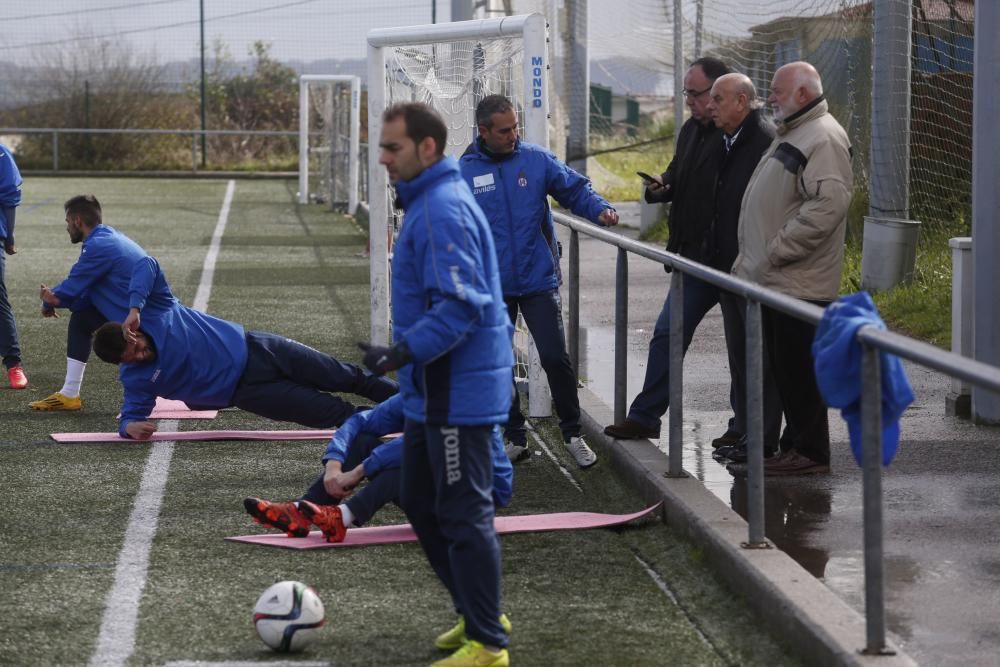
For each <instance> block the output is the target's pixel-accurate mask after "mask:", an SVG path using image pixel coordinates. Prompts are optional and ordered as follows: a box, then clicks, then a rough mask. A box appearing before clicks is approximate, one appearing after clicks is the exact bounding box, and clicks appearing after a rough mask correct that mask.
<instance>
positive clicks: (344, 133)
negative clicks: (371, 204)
mask: <svg viewBox="0 0 1000 667" xmlns="http://www.w3.org/2000/svg"><path fill="white" fill-rule="evenodd" d="M320 90H323V91H325V93H326V94H325V95H323V96H320V95H319V94H318V92H317V91H320ZM318 103H319V104H318ZM345 105H346V107H347V108H346V109H345V108H344V107H345ZM319 106H321V108H320V109H319V110H318V112H314V110H315V108H316V107H319ZM317 116H318V118H317ZM314 118H316V119H317V120H316V122H313V119H314ZM317 136H319V137H320V139H319V141H314V139H315V138H316V137H317ZM360 152H361V77H358V76H348V75H338V74H303V75H302V76H300V77H299V203H300V204H308V203H309V201H310V196H315V195H316V194H317V193H316V192H311V191H310V189H311V188H310V180H311V179H315V178H317V177H320V178H322V179H326V180H328V181H329V182H328V183H327V184H325V186H324V188H323V189H324V190H328V191H329V194H328V195H326V196H328V197H329V203H330V204H331V205H333V204H336V203H338V202H339V203H343V204H345V205H346V207H347V213H348V214H349V215H354V213H355V212H356V211H357V208H358V185H359V176H360V170H361V164H360V162H361V156H360ZM314 157H315V158H318V159H315V160H314V159H313V158H314Z"/></svg>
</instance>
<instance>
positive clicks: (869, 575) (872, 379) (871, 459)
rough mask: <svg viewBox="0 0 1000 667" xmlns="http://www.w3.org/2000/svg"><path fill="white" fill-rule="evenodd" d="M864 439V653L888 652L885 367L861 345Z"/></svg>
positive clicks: (876, 354) (874, 353)
mask: <svg viewBox="0 0 1000 667" xmlns="http://www.w3.org/2000/svg"><path fill="white" fill-rule="evenodd" d="M862 354H863V357H862V361H861V373H862V375H861V437H862V456H861V465H862V484H863V492H862V493H863V501H862V502H863V514H864V533H865V538H864V547H865V554H864V558H865V629H866V639H867V641H866V643H865V649H864V651H863V652H864V653H868V654H874V655H879V654H883V653H886V647H885V572H884V567H885V564H884V563H883V556H882V540H883V530H882V368H881V363H880V359H879V351H878V349H877V348H874V347H871V346H869V345H865V344H862Z"/></svg>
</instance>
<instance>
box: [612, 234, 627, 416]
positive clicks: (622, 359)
mask: <svg viewBox="0 0 1000 667" xmlns="http://www.w3.org/2000/svg"><path fill="white" fill-rule="evenodd" d="M627 392H628V251H626V250H625V248H618V261H617V262H616V264H615V423H616V424H621V423H622V422H624V421H625V403H626V401H627V400H628V394H627Z"/></svg>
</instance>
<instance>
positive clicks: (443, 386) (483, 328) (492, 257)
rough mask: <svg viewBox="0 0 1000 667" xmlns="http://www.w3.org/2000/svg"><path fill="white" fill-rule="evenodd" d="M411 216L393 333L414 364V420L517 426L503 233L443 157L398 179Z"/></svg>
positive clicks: (399, 259) (402, 386) (398, 257)
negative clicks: (498, 239) (499, 253)
mask: <svg viewBox="0 0 1000 667" xmlns="http://www.w3.org/2000/svg"><path fill="white" fill-rule="evenodd" d="M396 194H398V195H399V198H400V200H401V201H402V203H403V205H404V207H405V208H406V217H405V218H404V220H403V226H402V228H401V229H400V232H399V239H398V240H397V241H396V244H395V246H394V252H393V257H392V334H393V341H394V342H395V343H397V344H399V343H405V344H406V346H407V347H409V349H410V352H411V354H412V355H413V361H412V362H411V363H409V364H407V365H406V366H403V367H402V368H401V369H399V393H400V394H401V395H402V396H403V410H404V411H405V412H406V416H407V418H408V419H412V420H413V421H417V422H420V423H424V424H451V425H456V426H460V425H469V426H485V425H488V424H502V423H504V422H506V421H507V413H508V412H509V411H510V401H511V385H510V368H511V366H512V365H513V363H514V356H513V353H512V352H511V345H510V340H511V334H512V332H513V327H512V326H511V323H510V317H509V316H508V315H507V306H506V304H505V303H504V300H503V294H502V292H501V289H500V274H499V272H498V270H497V262H496V253H495V251H494V250H493V235H492V234H491V233H490V229H489V225H488V224H487V222H486V218H484V217H483V212H482V211H481V210H479V207H478V206H477V205H476V202H475V200H474V199H473V198H472V193H471V192H470V191H469V188H468V186H467V185H466V184H465V182H464V181H463V180H462V177H461V175H460V174H459V173H458V163H457V162H456V161H455V159H454V158H450V157H446V158H442V159H441V160H439V161H438V162H436V163H434V164H433V165H431V166H430V167H428V168H427V169H425V170H424V171H423V172H421V173H420V174H419V175H417V176H416V177H414V178H413V179H411V180H409V181H399V182H397V183H396Z"/></svg>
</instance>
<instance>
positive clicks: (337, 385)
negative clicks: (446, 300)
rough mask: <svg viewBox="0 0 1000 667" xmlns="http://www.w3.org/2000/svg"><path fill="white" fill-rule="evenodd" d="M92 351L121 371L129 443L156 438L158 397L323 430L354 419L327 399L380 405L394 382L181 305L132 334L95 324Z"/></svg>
mask: <svg viewBox="0 0 1000 667" xmlns="http://www.w3.org/2000/svg"><path fill="white" fill-rule="evenodd" d="M151 277H152V275H151ZM94 352H95V353H96V354H97V356H98V357H99V358H100V359H102V360H103V361H106V362H108V363H112V364H118V365H119V366H120V369H119V378H120V379H121V383H122V386H123V387H124V388H125V402H124V405H123V406H122V411H121V419H120V421H119V424H118V432H119V434H120V435H121V436H122V437H123V438H133V439H135V440H148V439H149V438H150V436H152V435H153V433H155V432H156V424H154V423H153V422H151V421H149V414H150V413H151V412H152V411H153V407H154V406H155V405H156V397H157V396H162V397H163V398H172V399H176V400H180V401H184V402H185V403H187V404H188V405H189V406H191V407H193V408H202V409H210V408H225V407H229V406H236V407H238V408H240V409H242V410H246V411H247V412H252V413H254V414H257V415H260V416H262V417H267V418H268V419H274V420H276V421H289V422H295V423H297V424H302V425H303V426H309V427H311V428H330V427H333V426H340V425H341V424H342V423H344V421H345V420H346V419H347V418H348V417H350V416H351V415H352V414H354V413H355V412H356V408H355V406H354V405H352V404H351V403H349V402H347V401H345V400H344V399H342V398H340V397H339V396H334V395H333V394H332V393H331V392H350V393H353V394H357V395H358V396H363V397H365V398H367V399H370V400H372V401H375V402H380V401H384V400H385V399H387V398H389V397H390V396H392V395H393V394H395V393H396V391H397V384H396V383H395V382H393V381H392V380H389V379H387V378H383V377H376V376H374V375H372V374H371V373H368V372H366V371H365V370H364V369H363V368H361V367H360V366H355V365H354V364H345V363H342V362H340V361H337V360H336V359H334V358H333V357H331V356H330V355H328V354H324V353H322V352H319V351H318V350H314V349H313V348H311V347H309V346H307V345H303V344H302V343H299V342H296V341H294V340H291V339H290V338H285V337H283V336H277V335H275V334H271V333H264V332H259V331H244V329H243V327H242V326H240V325H239V324H236V323H235V322H228V321H226V320H222V319H219V318H217V317H212V316H211V315H206V314H205V313H202V312H201V311H198V310H194V309H193V308H188V307H186V306H183V305H181V304H180V303H175V305H174V307H173V308H171V309H170V310H169V311H167V312H166V313H164V314H162V315H160V316H158V317H146V318H144V319H143V320H142V328H141V329H139V330H137V331H135V332H130V331H128V330H125V329H123V327H122V325H121V323H118V322H106V323H104V324H102V325H101V326H100V327H99V328H98V329H97V332H96V333H95V334H94Z"/></svg>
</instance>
